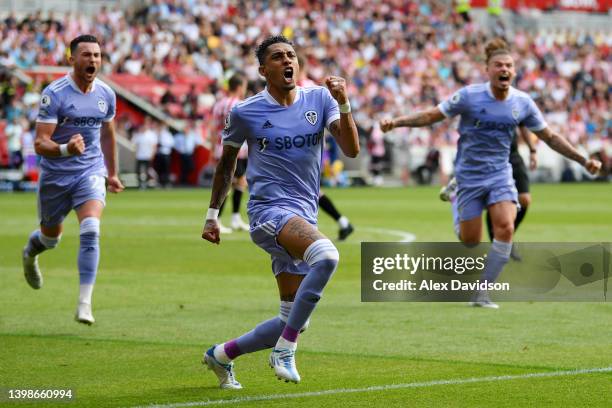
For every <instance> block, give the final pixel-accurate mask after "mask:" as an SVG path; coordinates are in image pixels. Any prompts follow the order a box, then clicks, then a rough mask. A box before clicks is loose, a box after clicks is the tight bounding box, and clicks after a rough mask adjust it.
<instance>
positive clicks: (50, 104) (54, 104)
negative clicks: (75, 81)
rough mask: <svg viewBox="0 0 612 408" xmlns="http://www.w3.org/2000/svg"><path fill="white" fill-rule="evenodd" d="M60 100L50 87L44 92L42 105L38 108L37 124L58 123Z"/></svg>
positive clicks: (41, 98)
mask: <svg viewBox="0 0 612 408" xmlns="http://www.w3.org/2000/svg"><path fill="white" fill-rule="evenodd" d="M59 106H60V103H59V98H58V97H57V95H56V94H55V93H54V92H53V91H51V90H50V89H49V88H48V87H47V88H45V90H44V91H43V92H42V96H41V97H40V103H39V106H38V117H37V118H36V122H40V123H57V116H58V111H59Z"/></svg>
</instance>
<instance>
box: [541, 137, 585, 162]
mask: <svg viewBox="0 0 612 408" xmlns="http://www.w3.org/2000/svg"><path fill="white" fill-rule="evenodd" d="M536 135H537V136H538V137H539V138H540V139H542V140H543V141H544V142H545V143H546V144H547V145H549V146H550V148H551V149H553V150H554V151H556V152H557V153H560V154H562V155H563V156H565V157H567V158H568V159H572V160H574V161H576V162H578V163H580V164H581V165H584V163H586V159H585V158H584V156H582V155H581V154H580V153H578V151H577V150H576V149H574V146H572V145H571V144H570V143H569V142H568V141H567V140H565V139H564V138H563V137H561V136H559V135H558V134H557V133H555V132H553V131H551V130H550V129H549V128H545V129H543V130H541V131H540V132H536Z"/></svg>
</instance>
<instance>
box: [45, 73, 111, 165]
mask: <svg viewBox="0 0 612 408" xmlns="http://www.w3.org/2000/svg"><path fill="white" fill-rule="evenodd" d="M116 105H117V103H116V96H115V92H114V91H113V90H112V89H111V88H110V87H109V86H108V85H106V84H105V83H104V82H102V81H100V80H99V79H97V78H96V79H95V80H94V83H93V84H92V88H91V90H90V91H89V92H87V93H86V94H84V93H83V92H82V91H81V90H80V89H79V87H78V86H77V85H76V83H75V82H74V80H73V79H72V77H71V75H70V74H68V75H66V76H65V77H62V78H60V79H58V80H56V81H53V82H51V83H50V84H49V86H47V87H46V88H45V89H44V90H43V93H42V97H41V99H40V107H39V111H38V118H37V119H36V121H37V122H40V123H56V124H57V127H56V128H55V131H54V132H53V135H51V139H52V140H53V141H54V142H55V143H58V144H63V143H68V141H69V140H70V138H71V137H72V136H74V135H76V134H77V133H80V134H81V135H82V136H83V141H84V142H85V151H84V152H83V154H81V155H78V156H67V157H43V158H42V159H41V161H40V167H41V168H42V169H43V170H46V171H51V172H54V173H82V172H85V171H90V170H93V171H96V170H100V169H103V168H104V156H103V154H102V149H101V148H100V128H101V127H102V122H110V121H111V120H113V118H114V117H115V109H116Z"/></svg>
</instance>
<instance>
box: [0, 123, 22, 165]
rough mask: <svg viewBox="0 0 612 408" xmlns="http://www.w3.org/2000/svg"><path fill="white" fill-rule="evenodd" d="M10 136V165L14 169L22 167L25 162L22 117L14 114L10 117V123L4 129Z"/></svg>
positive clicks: (7, 135) (8, 136)
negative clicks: (19, 117) (22, 149)
mask: <svg viewBox="0 0 612 408" xmlns="http://www.w3.org/2000/svg"><path fill="white" fill-rule="evenodd" d="M4 132H5V133H6V137H7V138H8V151H9V167H10V168H12V169H20V168H21V164H22V163H23V155H22V153H21V146H22V143H21V138H22V136H23V133H24V128H23V125H22V119H18V118H17V117H15V116H13V117H11V118H10V119H9V123H8V125H7V126H6V128H5V129H4Z"/></svg>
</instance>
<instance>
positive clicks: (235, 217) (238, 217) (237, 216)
mask: <svg viewBox="0 0 612 408" xmlns="http://www.w3.org/2000/svg"><path fill="white" fill-rule="evenodd" d="M236 221H242V218H240V213H233V214H232V222H236Z"/></svg>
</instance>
